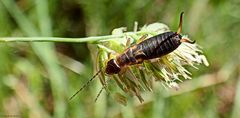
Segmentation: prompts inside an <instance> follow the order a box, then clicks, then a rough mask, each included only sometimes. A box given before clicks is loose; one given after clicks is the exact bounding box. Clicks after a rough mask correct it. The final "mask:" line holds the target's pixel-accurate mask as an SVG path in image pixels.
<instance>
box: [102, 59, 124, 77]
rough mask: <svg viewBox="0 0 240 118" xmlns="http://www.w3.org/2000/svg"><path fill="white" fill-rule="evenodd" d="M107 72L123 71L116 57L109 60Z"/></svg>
mask: <svg viewBox="0 0 240 118" xmlns="http://www.w3.org/2000/svg"><path fill="white" fill-rule="evenodd" d="M105 71H106V73H107V74H109V75H111V74H117V73H119V72H120V71H121V68H120V66H119V65H118V64H117V63H116V60H115V59H111V60H109V61H108V62H107V67H106V70H105Z"/></svg>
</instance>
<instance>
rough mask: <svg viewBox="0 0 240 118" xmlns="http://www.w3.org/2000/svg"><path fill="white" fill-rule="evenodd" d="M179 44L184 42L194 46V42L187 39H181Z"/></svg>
mask: <svg viewBox="0 0 240 118" xmlns="http://www.w3.org/2000/svg"><path fill="white" fill-rule="evenodd" d="M180 42H186V43H191V44H194V43H195V42H196V41H190V40H188V39H184V38H183V39H181V40H180Z"/></svg>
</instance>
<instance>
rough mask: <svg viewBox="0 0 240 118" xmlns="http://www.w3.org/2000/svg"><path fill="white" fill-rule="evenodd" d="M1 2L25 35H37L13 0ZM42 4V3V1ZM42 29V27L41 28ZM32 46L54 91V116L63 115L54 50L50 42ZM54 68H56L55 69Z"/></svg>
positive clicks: (62, 101) (62, 82)
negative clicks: (46, 71) (47, 74)
mask: <svg viewBox="0 0 240 118" xmlns="http://www.w3.org/2000/svg"><path fill="white" fill-rule="evenodd" d="M1 2H2V3H3V4H4V5H5V7H6V9H7V10H8V12H9V13H10V14H11V15H12V16H13V18H14V19H15V20H16V22H17V24H18V26H19V28H20V29H21V30H22V31H23V32H24V34H26V35H27V36H38V35H39V32H38V30H37V29H36V28H35V26H34V25H33V24H32V23H31V22H30V21H29V20H28V19H27V17H26V16H25V15H24V14H23V13H22V12H21V10H20V9H19V8H18V6H17V5H16V4H15V3H14V2H13V0H7V1H6V0H1ZM43 4H44V3H43ZM42 30H44V29H42ZM41 44H42V43H41ZM32 47H33V49H34V51H35V52H36V54H37V55H38V56H39V58H40V59H41V61H43V63H44V65H45V67H46V69H47V70H48V72H49V73H50V81H51V86H52V89H53V92H54V99H55V100H54V102H55V103H54V105H55V107H54V108H55V109H54V110H55V111H54V112H55V114H54V115H55V116H56V117H60V116H62V117H64V114H65V112H64V108H65V104H64V100H63V97H64V96H65V95H66V94H65V92H63V91H64V90H65V88H66V87H65V86H64V84H65V82H64V81H63V80H64V78H63V77H64V76H62V72H60V71H59V70H60V69H57V68H59V67H58V65H57V63H56V62H57V61H56V56H55V52H54V51H53V46H52V44H44V45H39V44H38V43H32ZM55 69H56V70H55Z"/></svg>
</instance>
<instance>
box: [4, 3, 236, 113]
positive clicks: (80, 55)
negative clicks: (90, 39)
mask: <svg viewBox="0 0 240 118" xmlns="http://www.w3.org/2000/svg"><path fill="white" fill-rule="evenodd" d="M181 11H184V12H185V14H184V22H183V33H184V34H188V35H189V37H190V38H191V39H192V40H196V41H197V43H198V44H200V45H201V46H202V47H203V50H204V54H205V55H206V56H207V58H208V60H209V63H210V66H209V67H205V66H199V70H196V69H193V68H189V69H190V71H191V72H192V73H193V75H192V76H193V78H194V79H193V80H186V81H185V82H183V83H181V84H180V86H181V89H180V90H179V91H175V90H166V89H164V88H163V87H160V89H157V90H155V91H154V92H152V93H148V94H147V95H146V96H145V102H144V103H143V104H140V103H139V102H138V101H137V102H135V100H136V98H132V99H131V98H129V103H128V105H127V106H122V105H121V104H118V103H117V102H116V101H114V98H112V97H110V96H109V95H107V94H106V93H105V92H103V94H102V95H101V96H100V98H99V100H98V101H97V102H96V103H94V99H95V97H96V95H97V92H98V91H99V90H100V88H101V85H100V82H99V80H96V81H94V82H93V83H92V84H91V85H90V86H88V87H87V88H86V89H85V90H84V91H83V92H81V93H80V94H79V95H77V96H76V98H74V99H73V100H72V101H70V102H69V101H68V98H69V97H70V96H71V95H72V94H73V93H74V92H75V91H76V90H77V89H79V87H80V86H82V85H83V84H84V83H85V82H86V81H87V80H88V79H89V78H90V77H91V76H92V74H93V73H94V71H93V70H94V65H95V64H94V59H92V58H91V56H92V55H94V54H95V53H93V52H91V53H90V50H89V48H88V47H94V46H92V45H88V44H84V43H82V44H77V43H43V42H41V43H26V42H16V43H0V117H9V116H7V115H18V116H16V117H31V118H50V117H55V118H66V117H67V118H77V117H78V118H84V117H88V118H91V117H96V118H105V117H110V118H134V117H137V118H144V117H148V118H150V117H153V118H229V117H232V118H238V117H240V113H239V111H240V82H239V79H240V73H239V72H240V63H239V61H240V53H239V52H240V51H239V49H238V48H239V47H240V45H239V44H240V40H239V38H240V33H239V31H240V1H239V0H188V1H184V0H181V1H180V0H179V1H176V0H131V1H130V0H0V37H20V36H24V37H32V36H54V37H73V38H74V37H87V36H98V35H109V34H110V33H111V31H112V30H113V29H114V28H117V27H123V26H124V27H128V30H130V31H131V30H132V29H133V25H134V21H138V23H139V26H143V25H145V24H150V23H153V22H162V23H165V24H167V25H168V26H169V27H170V28H171V29H172V30H173V31H176V29H177V27H178V20H179V14H180V12H181ZM147 96H148V97H147Z"/></svg>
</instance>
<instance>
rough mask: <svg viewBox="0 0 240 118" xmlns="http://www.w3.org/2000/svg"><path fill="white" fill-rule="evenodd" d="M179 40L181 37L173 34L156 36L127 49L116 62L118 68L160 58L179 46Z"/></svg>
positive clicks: (166, 33) (167, 33)
mask: <svg viewBox="0 0 240 118" xmlns="http://www.w3.org/2000/svg"><path fill="white" fill-rule="evenodd" d="M181 38H182V37H181V35H179V34H177V33H175V32H165V33H162V34H159V35H156V36H154V37H151V38H149V39H146V40H144V41H142V42H141V43H139V44H136V45H134V46H132V47H130V48H128V49H127V50H126V51H125V52H124V53H123V54H121V55H120V56H118V57H117V59H116V61H117V63H118V65H119V66H125V65H133V64H138V63H141V62H142V61H144V60H149V59H154V58H158V57H161V56H163V55H166V54H168V53H170V52H172V51H174V50H175V49H176V48H177V47H178V46H179V45H180V44H181V43H180V39H181Z"/></svg>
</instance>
